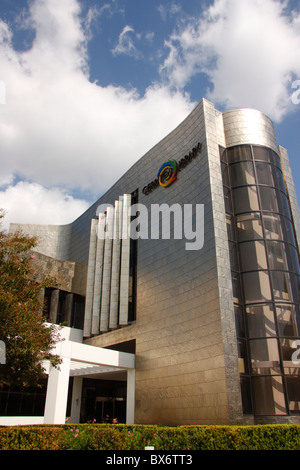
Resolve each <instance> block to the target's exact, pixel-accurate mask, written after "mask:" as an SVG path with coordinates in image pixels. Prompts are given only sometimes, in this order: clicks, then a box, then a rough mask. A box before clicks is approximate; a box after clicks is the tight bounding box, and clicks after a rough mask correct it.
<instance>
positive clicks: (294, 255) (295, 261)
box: [289, 245, 300, 275]
mask: <svg viewBox="0 0 300 470" xmlns="http://www.w3.org/2000/svg"><path fill="white" fill-rule="evenodd" d="M289 259H290V260H291V261H290V262H291V264H290V270H291V271H294V272H295V273H296V274H298V275H299V274H300V267H299V258H298V252H297V249H296V248H295V247H294V246H292V245H289Z"/></svg>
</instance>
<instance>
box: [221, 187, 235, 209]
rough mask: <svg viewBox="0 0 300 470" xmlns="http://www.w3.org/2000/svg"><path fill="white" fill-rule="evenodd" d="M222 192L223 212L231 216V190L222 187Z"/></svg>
mask: <svg viewBox="0 0 300 470" xmlns="http://www.w3.org/2000/svg"><path fill="white" fill-rule="evenodd" d="M223 190H224V204H225V212H228V213H230V214H232V212H233V210H232V202H231V189H230V188H226V186H224V188H223Z"/></svg>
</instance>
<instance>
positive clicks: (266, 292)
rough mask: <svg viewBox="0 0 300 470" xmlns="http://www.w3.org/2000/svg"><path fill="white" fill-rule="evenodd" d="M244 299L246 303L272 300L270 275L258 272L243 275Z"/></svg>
mask: <svg viewBox="0 0 300 470" xmlns="http://www.w3.org/2000/svg"><path fill="white" fill-rule="evenodd" d="M242 280H243V289H244V297H245V302H246V303H252V302H264V301H266V300H271V289H270V281H269V274H268V272H266V271H256V272H252V273H244V274H242Z"/></svg>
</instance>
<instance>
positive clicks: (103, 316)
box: [100, 206, 114, 331]
mask: <svg viewBox="0 0 300 470" xmlns="http://www.w3.org/2000/svg"><path fill="white" fill-rule="evenodd" d="M113 221H114V208H113V207H112V206H110V207H108V208H107V212H106V234H105V243H104V259H103V279H102V297H101V310H100V331H107V330H108V319H109V304H110V278H111V257H112V238H113Z"/></svg>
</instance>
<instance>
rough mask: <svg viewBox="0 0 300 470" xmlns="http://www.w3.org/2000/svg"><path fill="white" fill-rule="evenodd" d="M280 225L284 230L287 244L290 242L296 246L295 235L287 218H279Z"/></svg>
mask: <svg viewBox="0 0 300 470" xmlns="http://www.w3.org/2000/svg"><path fill="white" fill-rule="evenodd" d="M281 220H282V224H283V226H284V227H285V229H286V238H285V240H286V241H287V242H290V243H291V244H292V245H294V246H296V242H295V233H294V227H293V224H292V222H291V220H290V219H288V218H287V217H281Z"/></svg>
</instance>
